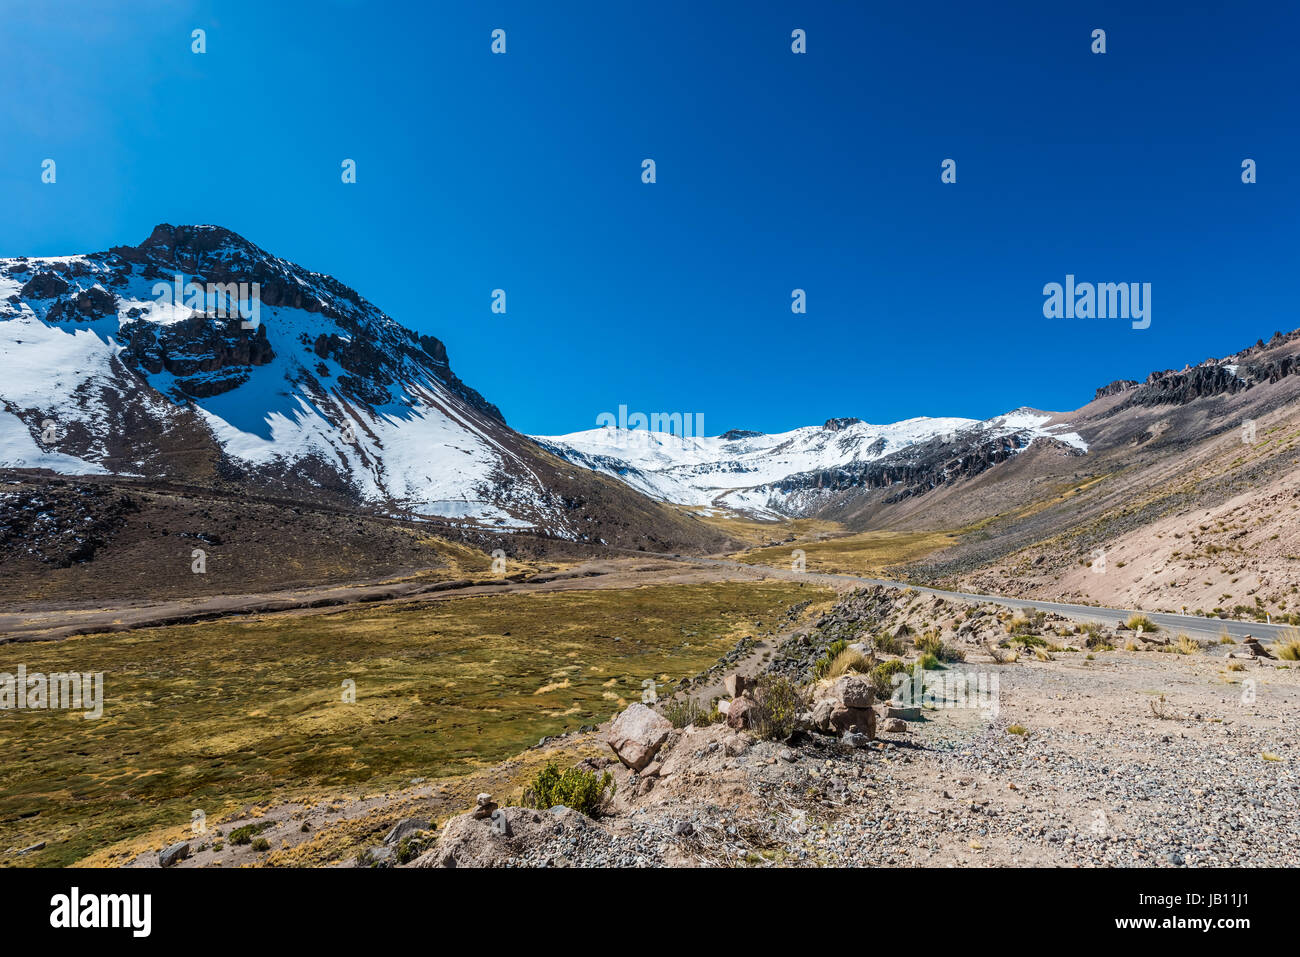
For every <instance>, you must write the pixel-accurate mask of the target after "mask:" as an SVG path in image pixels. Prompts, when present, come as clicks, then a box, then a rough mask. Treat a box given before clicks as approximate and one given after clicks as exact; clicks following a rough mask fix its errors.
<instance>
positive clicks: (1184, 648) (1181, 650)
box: [1169, 635, 1202, 655]
mask: <svg viewBox="0 0 1300 957" xmlns="http://www.w3.org/2000/svg"><path fill="white" fill-rule="evenodd" d="M1169 650H1170V651H1171V652H1173V653H1174V654H1176V655H1199V654H1200V653H1201V651H1202V648H1201V643H1200V642H1199V641H1196V640H1194V639H1192V638H1188V637H1187V636H1186V635H1179V636H1178V640H1177V641H1175V642H1174V643H1173V644H1172V645H1170V646H1169Z"/></svg>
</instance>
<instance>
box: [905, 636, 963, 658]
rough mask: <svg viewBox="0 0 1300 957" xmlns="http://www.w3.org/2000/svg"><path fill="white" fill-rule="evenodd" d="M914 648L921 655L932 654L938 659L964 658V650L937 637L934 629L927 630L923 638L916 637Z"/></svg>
mask: <svg viewBox="0 0 1300 957" xmlns="http://www.w3.org/2000/svg"><path fill="white" fill-rule="evenodd" d="M916 649H917V651H919V652H921V654H922V655H933V656H934V657H936V658H938V659H939V660H940V661H965V660H966V652H964V651H962V650H961V649H960V648H958V647H956V646H955V645H950V644H947V643H946V642H944V640H943V639H942V638H940V637H939V633H938V632H934V631H932V632H928V633H927V634H926V635H925V637H924V638H920V639H918V640H917V642H916Z"/></svg>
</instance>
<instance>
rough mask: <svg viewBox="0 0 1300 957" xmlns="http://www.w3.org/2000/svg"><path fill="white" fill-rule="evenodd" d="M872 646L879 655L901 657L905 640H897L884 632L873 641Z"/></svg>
mask: <svg viewBox="0 0 1300 957" xmlns="http://www.w3.org/2000/svg"><path fill="white" fill-rule="evenodd" d="M871 645H872V647H873V648H875V649H876V653H877V654H881V655H901V654H902V653H903V639H902V638H895V637H894V636H893V635H888V634H885V633H884V632H883V631H882V632H881V633H880V634H878V635H876V636H875V637H873V638H872V639H871Z"/></svg>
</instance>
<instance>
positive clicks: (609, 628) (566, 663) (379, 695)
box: [0, 581, 829, 866]
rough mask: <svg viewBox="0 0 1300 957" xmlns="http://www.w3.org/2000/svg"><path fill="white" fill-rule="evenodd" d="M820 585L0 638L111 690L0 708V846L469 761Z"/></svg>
mask: <svg viewBox="0 0 1300 957" xmlns="http://www.w3.org/2000/svg"><path fill="white" fill-rule="evenodd" d="M828 595H829V592H828V591H827V590H825V589H820V588H814V587H812V586H806V587H803V588H800V587H799V584H798V583H794V582H786V581H774V582H766V583H762V584H754V583H742V582H727V583H717V584H699V585H656V586H647V587H643V588H634V589H593V590H589V591H567V592H554V593H550V594H531V595H530V594H520V595H498V596H484V597H474V598H462V599H456V600H450V601H442V602H432V601H430V602H410V603H403V604H400V605H393V606H383V607H381V606H373V607H371V606H363V607H361V608H357V609H349V610H346V611H337V612H329V613H322V614H316V615H306V616H284V615H281V616H274V617H267V618H263V619H238V620H236V619H230V620H224V621H220V622H211V623H204V624H196V625H185V626H176V627H170V628H160V629H151V630H147V631H140V632H133V633H128V634H121V635H103V636H92V637H86V638H76V639H72V640H69V641H66V642H59V643H33V644H10V645H3V646H0V671H7V672H10V673H13V672H14V671H15V669H16V668H17V666H18V665H19V664H20V663H22V664H26V666H27V669H28V672H29V673H33V672H36V671H47V672H48V671H54V670H78V671H83V672H94V671H103V672H104V673H105V674H104V697H105V705H104V716H103V717H102V718H100V719H99V720H91V721H88V720H85V719H84V718H82V716H81V714H80V713H79V712H77V713H73V714H69V713H66V712H52V711H46V712H38V711H9V712H5V713H4V714H3V716H0V754H3V755H5V759H4V761H3V762H0V848H3V847H26V846H28V845H31V844H34V843H36V842H38V841H46V842H47V846H46V848H45V849H44V850H42V851H37V852H33V853H31V854H28V855H25V856H24V857H22V858H20V859H17V862H19V863H22V864H25V865H39V866H51V865H62V864H70V863H73V862H75V861H77V860H79V859H81V858H82V857H85V856H86V855H87V854H89V853H91V852H92V851H95V850H98V849H100V848H102V847H104V846H106V845H108V844H111V843H115V842H117V841H122V840H126V839H130V838H137V837H139V836H140V835H141V834H144V833H147V832H150V831H152V830H155V829H158V828H161V827H167V826H174V825H187V824H188V822H189V820H190V814H191V811H192V810H194V809H201V810H203V811H204V812H205V813H206V814H207V815H208V819H209V820H210V821H212V822H214V823H216V822H217V821H218V820H219V816H220V815H222V814H224V813H226V812H229V811H234V810H236V809H238V808H240V807H242V806H244V805H245V804H248V803H253V802H257V801H263V800H272V801H284V800H289V799H291V798H292V797H301V796H310V795H315V794H323V793H330V794H339V793H357V792H363V791H368V790H380V789H384V788H390V787H396V786H400V785H403V784H405V783H407V782H408V781H409V779H410V778H411V777H416V776H420V777H426V778H435V777H442V776H448V775H456V774H462V773H465V772H468V771H470V770H472V769H474V768H475V767H478V766H481V765H483V764H489V763H495V762H497V761H500V760H503V759H505V758H507V757H509V756H512V755H514V754H517V753H519V752H520V751H521V750H523V749H524V748H527V747H529V746H531V745H533V744H536V743H537V740H538V739H539V738H541V737H542V736H544V735H554V734H558V733H561V732H563V731H566V730H573V729H576V728H578V727H580V726H581V725H584V724H594V723H597V722H600V721H603V720H605V719H606V718H608V717H609V716H610V715H612V714H613V713H614V712H615V711H617V710H618V709H619V708H621V707H622V706H623V704H625V703H626V702H630V701H635V700H640V697H641V694H642V680H643V679H646V678H653V679H655V680H658V681H665V680H667V679H670V678H671V679H677V678H681V677H684V676H686V675H688V674H694V673H697V672H699V671H702V670H704V669H705V668H707V667H708V666H710V665H712V664H713V663H714V662H715V661H716V659H717V658H718V657H719V655H721V654H722V653H723V652H725V651H727V650H730V648H731V647H732V646H733V645H734V644H735V642H736V641H737V640H738V639H739V637H740V636H742V635H743V634H746V633H753V630H754V629H753V623H754V621H755V620H756V619H761V620H762V621H763V622H764V625H765V626H767V625H769V624H770V623H772V622H774V621H775V620H777V619H778V618H779V617H780V616H781V615H782V614H783V613H784V610H785V608H787V607H788V606H789V605H791V604H793V603H795V602H798V601H803V600H807V599H814V600H817V601H820V600H823V599H824V598H826V597H827V596H828ZM691 633H693V634H691ZM614 637H619V638H621V639H622V640H621V641H617V642H616V641H614V640H613V639H614ZM345 679H352V680H353V681H355V682H356V694H357V699H356V703H354V704H345V703H343V701H342V682H343V681H344V680H345ZM10 860H11V861H13V860H14V859H12V858H11V859H10Z"/></svg>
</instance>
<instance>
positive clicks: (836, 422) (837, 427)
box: [822, 417, 862, 432]
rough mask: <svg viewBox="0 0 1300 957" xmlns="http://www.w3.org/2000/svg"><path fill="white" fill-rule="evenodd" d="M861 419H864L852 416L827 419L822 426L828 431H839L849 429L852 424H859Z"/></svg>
mask: <svg viewBox="0 0 1300 957" xmlns="http://www.w3.org/2000/svg"><path fill="white" fill-rule="evenodd" d="M861 421H862V420H861V419H854V418H850V417H845V418H839V419H827V420H826V423H825V424H824V425H823V426H822V428H823V429H825V430H826V431H827V432H839V431H841V430H843V429H847V428H848V427H849V426H850V425H857V424H858V423H859V422H861Z"/></svg>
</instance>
